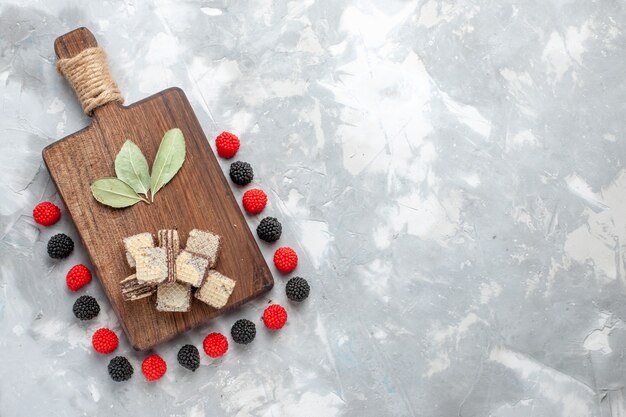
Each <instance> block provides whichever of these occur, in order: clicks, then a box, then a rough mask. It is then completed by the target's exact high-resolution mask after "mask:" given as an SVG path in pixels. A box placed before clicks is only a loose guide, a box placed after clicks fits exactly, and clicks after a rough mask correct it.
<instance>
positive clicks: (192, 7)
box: [0, 0, 626, 417]
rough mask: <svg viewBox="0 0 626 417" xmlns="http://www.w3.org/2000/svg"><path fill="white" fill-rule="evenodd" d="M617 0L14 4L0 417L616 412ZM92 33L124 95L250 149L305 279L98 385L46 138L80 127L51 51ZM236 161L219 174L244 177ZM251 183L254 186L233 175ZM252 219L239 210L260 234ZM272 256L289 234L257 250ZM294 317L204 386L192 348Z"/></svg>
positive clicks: (623, 58) (624, 329) (3, 75)
mask: <svg viewBox="0 0 626 417" xmlns="http://www.w3.org/2000/svg"><path fill="white" fill-rule="evenodd" d="M625 18H626V8H625V3H624V2H623V1H622V0H595V1H589V0H524V1H511V0H503V1H488V0H456V1H453V0H417V1H416V0H404V1H395V0H363V1H357V0H347V1H337V0H303V1H295V0H294V1H288V0H256V1H247V0H246V1H233V2H230V1H226V0H183V1H180V0H150V1H143V0H142V1H139V0H136V1H132V0H126V1H109V0H103V1H97V2H94V1H78V0H50V1H45V2H42V1H35V0H20V1H17V0H8V1H7V0H3V1H2V4H1V5H0V85H2V88H1V89H0V97H1V101H0V108H1V110H0V132H2V138H1V140H0V167H2V168H1V169H2V176H0V201H1V204H0V235H1V240H0V353H1V354H0V370H1V374H2V378H0V415H1V416H2V417H12V416H79V415H84V416H111V415H116V416H132V415H147V414H148V413H150V414H152V415H159V416H172V417H174V416H176V417H178V416H189V417H198V416H205V415H206V416H314V417H320V416H324V417H332V416H463V417H473V416H476V417H478V416H492V417H517V416H535V417H556V416H564V417H575V416H580V417H583V416H594V417H595V416H597V417H600V416H613V417H617V416H624V415H626V400H625V394H624V383H625V382H626V378H625V376H624V371H625V370H626V369H625V365H624V354H625V353H626V322H625V320H626V303H625V302H624V300H625V297H626V167H625V158H626V141H625V138H624V136H625V134H626V125H625V123H624V114H625V111H626V104H625V103H626V83H624V75H623V74H624V70H625V63H626V42H625V41H626V38H625V36H624V27H625V26H624V23H625ZM82 25H84V26H88V27H90V28H91V29H92V30H93V31H94V32H95V34H96V36H97V38H98V39H99V40H100V43H101V44H102V45H104V46H105V47H106V48H107V50H108V51H109V54H110V61H111V68H112V72H113V74H114V75H115V77H116V79H117V81H118V83H119V85H120V87H121V89H122V91H123V92H124V94H125V96H126V100H127V103H132V102H134V101H137V100H139V99H141V98H143V97H145V96H147V95H150V94H152V93H155V92H157V91H159V90H162V89H164V88H166V87H170V86H173V85H176V86H180V87H182V88H183V89H184V90H185V91H186V92H187V94H188V95H189V97H190V99H191V101H192V104H193V106H194V108H195V109H196V111H197V114H198V117H199V119H200V121H201V123H202V125H203V127H204V129H205V131H206V133H207V136H209V137H214V136H215V135H216V134H217V133H219V132H220V131H222V130H229V131H233V132H235V133H237V134H238V135H240V137H241V138H242V140H243V146H242V149H241V151H240V153H239V157H240V158H241V159H243V160H247V161H249V162H250V163H251V164H252V165H253V166H254V169H255V173H256V178H255V185H257V186H260V187H262V188H264V189H265V190H266V191H267V192H268V194H269V197H270V204H269V207H268V209H267V211H266V213H267V214H273V215H276V216H277V217H279V218H280V219H281V221H282V222H283V225H284V229H285V232H284V236H283V238H282V240H281V243H282V244H285V245H290V246H293V247H295V248H296V249H297V250H298V251H299V253H300V255H301V263H300V266H299V269H298V274H300V275H302V276H305V277H306V278H308V279H309V280H310V282H311V285H312V288H313V290H312V296H311V298H310V299H309V300H308V301H307V302H306V303H304V304H303V305H301V306H294V305H292V304H289V303H287V301H286V299H285V295H284V283H285V280H284V279H283V278H281V277H280V276H277V285H276V287H275V289H274V290H273V291H272V292H271V293H270V294H269V295H268V296H267V297H262V298H261V299H258V300H257V301H255V302H252V303H250V304H249V305H246V306H244V307H243V308H241V309H240V310H238V311H236V312H233V313H231V314H228V315H226V316H224V317H222V318H220V319H218V320H215V321H214V322H212V323H210V324H208V325H206V326H204V327H202V328H199V329H197V330H194V331H190V332H188V333H187V334H185V335H184V336H182V337H180V338H179V339H177V340H175V341H173V342H171V343H168V344H166V345H163V346H160V347H158V348H157V349H156V352H157V353H159V354H161V355H162V356H163V357H164V358H165V359H166V360H167V361H168V363H169V364H170V370H169V371H168V373H167V375H166V376H165V378H164V379H162V380H161V381H159V382H157V383H153V384H149V383H147V382H146V381H144V379H143V377H142V376H141V374H140V372H139V367H140V361H141V360H142V358H143V357H144V354H141V353H137V352H133V351H131V349H130V348H129V346H128V343H127V342H126V341H125V340H124V338H122V341H121V346H120V348H119V350H118V353H120V354H124V355H128V356H129V358H130V359H131V361H132V362H133V364H134V365H135V369H136V374H135V376H134V377H133V378H132V380H131V381H130V382H128V383H124V384H116V383H113V382H112V381H111V380H110V379H109V378H108V376H107V373H106V365H107V363H108V358H105V357H102V356H100V355H98V354H96V353H94V352H93V351H92V349H91V346H90V335H91V333H92V332H93V331H94V330H95V329H96V328H98V327H101V326H109V327H111V328H113V329H115V330H116V331H118V332H119V331H121V330H120V328H119V324H118V322H117V319H116V317H115V315H114V314H113V312H112V310H111V308H110V306H109V305H108V304H107V302H106V301H104V299H103V293H102V291H101V288H100V286H99V284H98V283H97V282H94V283H92V284H91V285H90V286H89V287H88V288H87V289H86V291H85V292H86V293H88V294H93V295H95V296H96V297H98V298H99V299H100V300H102V301H101V304H102V306H103V311H102V313H101V314H100V316H99V317H98V319H97V320H95V321H94V322H92V323H87V324H81V323H77V321H76V320H75V319H74V318H73V316H72V312H71V305H72V302H73V300H74V298H75V297H76V296H75V295H72V294H70V293H69V292H68V291H67V289H66V288H65V284H64V277H65V273H66V272H67V270H68V269H69V268H70V266H71V265H73V264H75V263H78V262H87V259H86V256H85V252H84V250H83V249H82V248H81V247H80V245H79V247H78V248H77V250H76V251H75V252H74V254H73V255H72V256H71V257H70V258H69V259H67V260H64V261H61V262H52V261H51V260H50V259H48V258H47V256H46V255H45V244H46V241H47V239H48V238H49V237H50V236H51V235H52V234H54V233H57V232H61V231H63V232H68V233H69V234H70V235H72V236H73V237H76V233H75V230H74V228H73V226H72V223H71V222H70V221H69V219H68V218H67V216H65V217H64V218H63V220H62V221H61V222H60V223H59V224H57V225H55V226H54V227H51V228H40V227H37V226H36V224H34V222H33V220H32V218H31V215H30V212H31V210H32V208H33V207H34V206H35V204H36V203H37V202H39V201H41V200H52V201H55V202H59V197H58V195H57V193H56V190H55V188H54V186H53V185H52V184H51V182H50V178H49V175H48V173H47V171H46V169H45V167H44V166H43V164H42V160H41V156H40V154H41V150H42V148H43V147H44V146H46V145H47V144H49V143H52V142H53V141H55V140H56V139H58V138H61V137H63V136H65V135H67V134H69V133H71V132H74V131H76V130H78V129H80V128H82V127H84V126H85V125H86V124H87V123H88V122H89V120H88V118H87V117H85V116H84V115H82V112H81V109H80V107H79V105H78V103H77V100H76V99H75V97H74V95H73V93H72V92H71V91H70V89H69V88H68V86H67V84H66V83H65V82H64V80H63V79H62V78H61V77H60V76H59V75H58V74H57V73H56V72H55V68H54V61H55V59H54V54H53V49H52V43H53V41H54V38H55V37H56V36H58V35H59V34H62V33H65V32H66V31H68V30H70V29H73V28H75V27H77V26H82ZM227 166H228V165H227V164H226V163H225V164H224V165H223V167H224V169H227ZM235 193H236V195H237V196H240V195H241V191H240V190H238V189H237V190H235ZM258 220H259V219H258V218H249V224H250V226H251V227H254V226H255V225H256V224H257V222H258ZM262 247H263V251H264V253H265V254H266V256H267V257H268V259H269V257H270V256H271V254H272V248H273V247H272V246H270V245H265V244H264V245H262ZM269 299H271V300H273V301H278V302H280V303H284V304H286V305H287V307H288V309H289V314H290V316H289V323H288V325H287V327H286V328H284V329H283V330H282V331H280V332H279V333H276V334H270V333H269V332H267V331H265V329H264V328H263V327H262V325H261V324H260V322H259V325H260V326H261V327H259V335H258V337H257V340H256V341H255V342H254V343H253V344H252V345H250V346H248V347H239V346H233V347H232V348H231V350H230V351H229V352H228V354H227V355H226V356H225V357H224V358H222V359H220V360H215V361H211V360H208V357H206V356H203V359H202V366H201V368H200V369H199V370H198V371H197V372H196V373H194V374H192V373H190V372H188V371H186V370H184V369H182V368H181V367H179V366H178V365H177V364H176V359H175V356H176V352H177V350H178V348H179V347H180V346H181V345H182V344H183V343H187V342H191V343H194V344H196V345H200V344H201V341H202V338H203V336H204V335H205V334H207V333H208V332H209V331H221V332H228V329H229V327H230V325H231V324H232V323H233V322H234V320H235V319H237V318H239V317H247V318H250V319H253V320H257V318H258V317H259V316H260V315H261V312H262V310H263V308H264V306H265V305H266V304H267V302H268V300H269Z"/></svg>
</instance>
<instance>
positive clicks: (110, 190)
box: [91, 177, 148, 208]
mask: <svg viewBox="0 0 626 417" xmlns="http://www.w3.org/2000/svg"><path fill="white" fill-rule="evenodd" d="M91 193H92V194H93V197H94V198H95V199H96V200H97V201H98V202H99V203H102V204H105V205H107V206H111V207H115V208H123V207H130V206H132V205H133V204H135V203H137V202H139V201H144V202H146V203H147V202H148V201H147V200H146V199H143V198H141V197H140V196H139V194H137V193H136V192H135V190H133V189H132V188H131V187H130V186H129V185H128V184H126V183H125V182H124V181H122V180H119V179H117V178H109V177H107V178H100V179H99V180H96V181H95V182H94V183H93V184H91Z"/></svg>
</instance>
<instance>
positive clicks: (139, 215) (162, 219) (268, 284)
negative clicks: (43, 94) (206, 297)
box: [43, 28, 274, 350]
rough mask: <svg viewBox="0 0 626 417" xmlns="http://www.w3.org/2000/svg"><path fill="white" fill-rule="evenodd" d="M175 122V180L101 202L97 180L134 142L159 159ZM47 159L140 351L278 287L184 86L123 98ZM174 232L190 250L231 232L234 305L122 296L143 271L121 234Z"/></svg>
mask: <svg viewBox="0 0 626 417" xmlns="http://www.w3.org/2000/svg"><path fill="white" fill-rule="evenodd" d="M96 45H97V43H96V40H95V38H94V37H93V35H92V34H91V32H89V31H88V30H87V29H85V28H80V29H77V30H75V31H73V32H70V33H68V34H66V35H64V36H61V37H60V38H58V39H57V40H56V41H55V51H56V53H57V56H58V57H59V58H66V57H72V56H74V55H76V54H78V53H79V52H80V51H82V50H83V49H85V48H88V47H91V46H96ZM111 56H114V54H109V57H111ZM109 59H111V58H109ZM174 127H178V128H180V129H181V130H182V132H183V134H184V136H185V142H186V146H187V156H186V160H185V162H184V164H183V167H182V169H181V170H180V171H179V173H178V174H177V175H176V176H175V177H174V178H173V179H172V181H171V182H170V183H169V184H167V185H166V186H165V187H164V188H163V189H161V190H160V191H159V192H158V193H157V194H156V196H155V201H154V203H153V204H151V205H147V204H145V203H142V202H140V203H137V204H135V205H134V206H132V207H130V208H125V209H113V208H110V207H107V206H104V205H102V204H100V203H98V202H96V200H95V199H94V198H93V196H92V195H91V191H90V188H89V187H90V185H91V183H92V182H93V181H95V180H96V179H98V178H101V177H107V176H115V170H114V161H115V156H116V155H117V153H118V152H119V150H120V148H121V147H122V144H123V143H124V142H125V141H126V140H127V139H131V140H132V141H134V142H135V143H136V144H137V145H138V146H139V147H140V148H141V150H142V151H143V153H144V155H145V156H146V158H147V160H148V164H149V165H151V164H152V161H153V160H154V157H155V155H156V152H157V149H158V146H159V144H160V142H161V138H162V137H163V134H164V133H165V132H166V131H167V130H169V129H172V128H174ZM43 157H44V160H45V162H46V165H47V167H48V170H49V171H50V175H51V176H52V179H53V180H54V182H55V183H56V185H57V188H58V189H59V193H60V195H61V197H62V199H63V201H64V203H65V206H66V207H67V210H68V212H69V214H70V216H71V217H72V219H73V221H74V223H75V224H76V228H77V229H78V233H79V234H80V237H81V240H82V242H83V245H84V246H85V248H86V249H87V252H88V254H89V257H90V259H91V262H92V263H93V265H94V268H95V274H96V276H97V277H98V278H99V279H100V282H101V283H102V285H103V287H104V290H105V292H106V294H107V296H108V297H109V300H110V301H111V304H112V306H113V309H114V310H115V312H116V313H117V316H118V317H119V320H120V323H121V325H122V327H123V329H124V331H125V333H126V335H127V336H128V339H129V341H130V343H131V345H132V346H133V347H134V348H135V349H139V350H145V349H149V348H151V347H153V346H155V345H157V344H159V343H161V342H164V341H166V340H168V339H171V338H172V337H174V336H176V335H178V334H180V333H182V332H184V331H186V330H188V329H190V328H192V327H194V326H197V325H199V324H202V323H205V322H207V321H208V320H210V319H211V318H213V317H215V316H217V315H219V314H221V313H223V312H224V311H226V310H229V309H232V308H234V307H236V306H238V305H241V304H243V303H245V302H246V301H248V300H250V299H252V298H254V297H256V296H258V295H260V294H262V293H264V292H265V291H268V290H269V289H271V288H272V286H273V285H274V281H273V278H272V275H271V272H270V270H269V268H268V266H267V264H266V262H265V260H264V258H263V255H262V254H261V251H260V250H259V247H258V245H257V243H256V241H255V239H254V236H253V235H252V233H251V231H250V229H249V228H248V225H247V224H246V220H245V218H244V216H243V214H242V212H241V210H240V209H239V206H238V203H237V201H236V200H235V198H234V196H233V193H232V191H231V188H230V185H229V183H228V181H227V180H226V178H225V177H224V174H223V173H222V170H221V168H220V166H219V164H218V162H217V160H216V159H215V156H214V154H213V152H212V150H211V148H210V146H209V144H208V142H207V139H206V137H205V135H204V133H203V131H202V128H201V127H200V124H199V123H198V120H197V118H196V116H195V114H194V112H193V110H192V108H191V106H190V104H189V101H188V100H187V98H186V96H185V94H184V93H183V91H182V90H180V89H178V88H171V89H168V90H165V91H162V92H160V93H158V94H156V95H154V96H151V97H149V98H146V99H145V100H142V101H140V102H137V103H135V104H132V105H130V106H127V107H125V106H122V105H120V104H117V103H109V104H106V105H104V106H102V107H99V108H97V109H96V110H95V111H94V115H93V119H92V123H91V125H90V126H88V127H87V128H85V129H83V130H81V131H79V132H76V133H74V134H72V135H70V136H68V137H66V138H64V139H61V140H60V141H58V142H55V143H54V144H52V145H50V146H48V147H47V148H45V149H44V151H43ZM165 228H177V229H178V232H179V235H180V238H181V247H184V244H185V242H186V238H187V234H188V233H189V231H190V230H191V229H194V228H198V229H204V230H210V231H212V232H215V233H217V234H219V235H220V236H222V249H221V252H220V256H219V260H218V263H217V265H216V269H217V270H218V271H220V272H222V273H223V274H225V275H227V276H229V277H230V278H232V279H234V280H235V281H237V285H236V286H235V290H234V292H233V294H232V295H231V297H230V300H229V302H228V304H227V305H226V307H224V308H223V309H220V310H216V309H214V308H212V307H209V306H208V305H206V304H204V303H202V302H200V301H198V300H196V299H195V298H194V299H193V302H192V307H191V311H190V312H188V313H161V312H157V311H156V309H155V302H156V301H155V296H152V297H150V298H147V299H143V300H138V301H133V302H124V301H123V300H122V297H121V293H120V288H119V281H121V280H122V279H124V278H125V277H127V276H129V275H131V274H132V273H133V272H134V270H133V269H131V268H130V267H129V266H128V264H127V263H126V258H125V256H124V246H123V242H122V239H123V238H125V237H127V236H131V235H133V234H136V233H141V232H146V231H147V232H152V233H154V234H156V232H157V230H159V229H165Z"/></svg>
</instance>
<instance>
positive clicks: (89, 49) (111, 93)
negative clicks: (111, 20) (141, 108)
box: [54, 27, 124, 116]
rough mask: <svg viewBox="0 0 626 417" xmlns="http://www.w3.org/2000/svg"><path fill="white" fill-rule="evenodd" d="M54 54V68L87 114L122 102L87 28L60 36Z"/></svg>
mask: <svg viewBox="0 0 626 417" xmlns="http://www.w3.org/2000/svg"><path fill="white" fill-rule="evenodd" d="M54 51H55V52H56V55H57V57H58V59H59V61H58V62H57V69H58V70H59V72H60V73H61V74H63V76H64V77H65V78H66V79H67V80H68V82H69V83H70V85H71V86H72V88H73V89H74V91H75V92H76V95H78V98H79V100H80V104H81V105H82V106H83V110H84V111H85V113H86V114H87V115H89V116H92V114H93V112H94V111H98V109H101V108H103V107H109V108H110V107H117V106H110V105H108V104H111V103H122V102H123V101H124V98H123V97H122V94H121V93H120V91H119V89H118V87H117V84H116V83H115V81H114V80H113V78H112V77H111V73H110V72H109V67H108V65H107V62H106V55H105V54H104V51H103V50H102V49H101V48H98V42H97V41H96V38H95V36H93V33H91V31H90V30H89V29H87V28H85V27H81V28H78V29H74V30H73V31H71V32H68V33H66V34H65V35H62V36H59V37H58V38H56V40H55V41H54Z"/></svg>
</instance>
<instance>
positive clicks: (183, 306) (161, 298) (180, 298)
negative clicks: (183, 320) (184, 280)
mask: <svg viewBox="0 0 626 417" xmlns="http://www.w3.org/2000/svg"><path fill="white" fill-rule="evenodd" d="M156 309H157V311H176V312H187V311H189V310H190V309H191V286H190V285H188V284H181V283H179V282H173V283H171V284H161V285H159V286H158V288H157V305H156Z"/></svg>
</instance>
